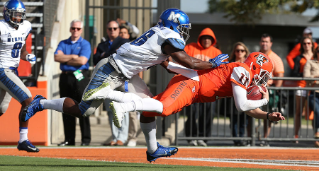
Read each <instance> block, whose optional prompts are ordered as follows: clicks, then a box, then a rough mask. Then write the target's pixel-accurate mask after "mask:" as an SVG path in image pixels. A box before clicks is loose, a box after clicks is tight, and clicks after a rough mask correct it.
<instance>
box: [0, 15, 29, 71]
mask: <svg viewBox="0 0 319 171" xmlns="http://www.w3.org/2000/svg"><path fill="white" fill-rule="evenodd" d="M30 31H31V23H30V22H29V21H27V20H23V23H22V24H20V25H19V28H18V29H17V30H16V29H15V28H13V27H12V26H11V25H10V24H8V23H7V22H6V21H4V20H0V34H1V35H0V68H9V67H18V66H19V62H20V54H21V49H22V47H23V46H24V44H25V40H26V37H27V36H28V34H29V33H30Z"/></svg>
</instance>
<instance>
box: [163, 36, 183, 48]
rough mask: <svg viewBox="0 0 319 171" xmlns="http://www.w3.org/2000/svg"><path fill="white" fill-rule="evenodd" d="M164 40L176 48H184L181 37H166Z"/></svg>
mask: <svg viewBox="0 0 319 171" xmlns="http://www.w3.org/2000/svg"><path fill="white" fill-rule="evenodd" d="M165 42H167V43H168V44H170V45H172V46H173V47H175V48H176V49H180V50H184V48H185V42H184V41H183V40H181V39H176V38H168V39H166V40H165Z"/></svg>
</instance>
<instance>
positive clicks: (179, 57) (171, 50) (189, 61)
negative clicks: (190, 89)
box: [164, 44, 212, 70]
mask: <svg viewBox="0 0 319 171" xmlns="http://www.w3.org/2000/svg"><path fill="white" fill-rule="evenodd" d="M164 52H165V53H166V54H167V55H170V56H171V57H172V58H173V59H174V60H175V61H176V62H177V63H179V64H181V65H183V66H185V67H187V68H190V69H195V70H203V69H210V68H212V64H211V63H210V62H206V61H202V60H199V59H196V58H193V57H190V56H189V55H188V54H187V53H186V52H185V51H183V50H180V49H177V48H175V47H173V46H172V45H170V44H166V45H165V46H164Z"/></svg>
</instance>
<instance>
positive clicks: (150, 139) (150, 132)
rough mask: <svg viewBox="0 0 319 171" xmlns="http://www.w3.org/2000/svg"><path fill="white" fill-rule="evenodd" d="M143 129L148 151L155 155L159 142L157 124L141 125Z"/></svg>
mask: <svg viewBox="0 0 319 171" xmlns="http://www.w3.org/2000/svg"><path fill="white" fill-rule="evenodd" d="M140 124H141V129H142V131H143V133H144V136H145V140H146V145H147V151H148V152H149V153H151V154H153V153H154V152H155V151H156V150H157V141H156V122H155V121H153V122H150V123H140Z"/></svg>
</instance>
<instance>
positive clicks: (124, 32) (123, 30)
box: [120, 26, 130, 39]
mask: <svg viewBox="0 0 319 171" xmlns="http://www.w3.org/2000/svg"><path fill="white" fill-rule="evenodd" d="M120 37H122V38H123V39H130V34H129V33H128V29H127V27H125V26H120Z"/></svg>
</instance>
